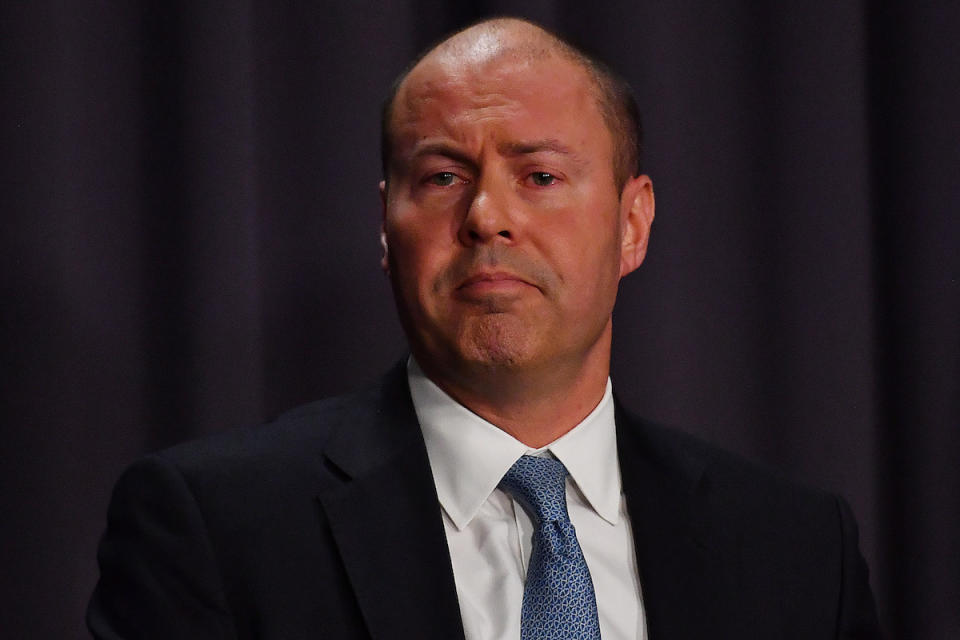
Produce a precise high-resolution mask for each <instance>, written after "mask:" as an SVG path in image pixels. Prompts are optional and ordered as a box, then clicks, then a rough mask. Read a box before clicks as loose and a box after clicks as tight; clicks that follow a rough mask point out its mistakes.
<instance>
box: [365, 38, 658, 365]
mask: <svg viewBox="0 0 960 640" xmlns="http://www.w3.org/2000/svg"><path fill="white" fill-rule="evenodd" d="M392 125H393V126H392V132H393V157H392V160H391V163H390V169H389V183H388V185H387V186H385V187H383V186H382V187H381V188H382V191H383V198H384V221H383V241H384V248H385V251H386V255H385V258H384V266H385V268H387V269H388V272H389V274H390V277H391V281H392V284H393V288H394V294H395V297H396V300H397V305H398V309H399V313H400V317H401V320H402V322H403V324H404V328H405V330H406V332H407V335H408V338H409V340H410V343H411V348H412V350H413V353H414V355H415V356H416V358H417V359H418V361H420V363H421V365H423V366H424V369H425V370H427V371H428V372H433V373H434V375H437V376H440V377H444V376H447V377H449V376H453V377H456V376H459V375H463V374H469V373H470V372H474V373H475V372H477V371H489V370H490V369H491V368H493V369H497V368H508V369H513V370H521V369H527V370H533V369H537V368H544V367H556V366H577V364H578V363H580V362H583V361H584V360H585V359H586V358H587V357H590V356H591V355H596V354H595V352H596V351H597V350H598V349H600V350H603V349H606V356H607V357H608V356H609V342H610V314H611V311H612V309H613V304H614V300H615V298H616V293H617V286H618V282H619V279H620V277H622V276H623V275H625V274H626V273H629V272H630V271H632V270H633V269H634V268H636V267H637V266H638V265H639V263H640V261H641V260H642V258H643V250H642V248H643V247H645V245H646V237H647V232H648V230H649V223H650V218H652V192H650V186H649V180H648V179H647V178H646V177H645V176H642V177H641V178H635V179H633V180H631V181H630V182H628V184H627V186H626V187H625V188H624V191H623V193H624V195H625V197H624V198H622V199H621V193H620V192H618V190H617V187H616V185H615V181H614V174H613V143H612V139H611V134H610V132H609V130H608V128H607V127H606V125H605V122H604V120H603V117H602V116H601V113H600V111H599V108H598V106H597V103H596V99H595V97H594V94H593V92H592V85H591V84H590V81H589V79H588V76H587V75H586V73H585V71H584V70H583V69H582V68H580V67H579V66H577V65H575V64H573V63H571V62H569V61H567V60H566V59H562V58H560V57H557V56H547V57H544V58H541V59H535V60H518V59H516V58H510V57H501V58H495V59H493V60H492V61H487V62H485V63H484V64H482V65H476V64H474V65H467V64H462V63H457V62H456V61H451V60H449V59H447V60H443V59H441V60H439V61H430V60H427V61H424V62H422V63H421V64H420V65H419V66H418V67H417V68H416V69H414V71H413V72H412V73H411V74H410V75H409V76H408V78H407V80H406V81H405V83H404V85H403V86H402V88H401V90H400V91H399V93H398V95H397V99H396V101H395V103H394V109H393V120H392ZM642 191H643V192H646V193H648V194H649V198H650V212H649V217H648V218H646V219H641V218H642V216H640V217H638V216H636V215H630V210H631V207H634V205H635V201H636V199H637V198H636V194H638V193H640V192H642ZM644 197H645V196H644ZM638 242H639V244H641V245H642V247H641V248H640V250H639V251H638V247H637V245H638Z"/></svg>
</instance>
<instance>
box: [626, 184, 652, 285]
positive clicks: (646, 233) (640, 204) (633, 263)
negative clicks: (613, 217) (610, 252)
mask: <svg viewBox="0 0 960 640" xmlns="http://www.w3.org/2000/svg"><path fill="white" fill-rule="evenodd" d="M653 210H654V198H653V182H652V181H651V180H650V176H648V175H645V174H644V175H640V176H637V177H635V178H630V180H628V181H627V184H626V185H624V187H623V192H622V193H621V194H620V238H621V244H620V277H621V278H622V277H624V276H625V275H627V274H628V273H630V272H631V271H633V270H634V269H636V268H637V267H639V266H640V265H641V264H642V263H643V259H644V257H645V256H646V255H647V242H648V241H649V240H650V226H651V225H652V224H653Z"/></svg>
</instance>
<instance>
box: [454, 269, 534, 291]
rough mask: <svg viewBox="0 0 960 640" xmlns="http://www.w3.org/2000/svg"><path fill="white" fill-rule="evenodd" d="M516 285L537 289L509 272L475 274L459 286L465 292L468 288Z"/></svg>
mask: <svg viewBox="0 0 960 640" xmlns="http://www.w3.org/2000/svg"><path fill="white" fill-rule="evenodd" d="M515 284H522V285H527V286H530V287H536V285H534V284H533V283H531V282H528V281H527V280H525V279H524V278H521V277H520V276H518V275H516V274H515V273H510V272H508V271H480V272H478V273H475V274H473V275H472V276H470V277H469V278H467V279H466V280H464V281H463V282H461V283H460V284H459V285H458V286H457V289H458V290H461V291H462V290H464V289H468V288H471V287H472V288H488V287H489V288H494V289H495V288H497V287H501V286H502V287H509V286H512V285H515Z"/></svg>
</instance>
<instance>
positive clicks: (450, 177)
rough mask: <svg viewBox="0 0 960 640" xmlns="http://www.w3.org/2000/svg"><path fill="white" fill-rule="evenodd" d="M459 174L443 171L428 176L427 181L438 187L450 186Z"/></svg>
mask: <svg viewBox="0 0 960 640" xmlns="http://www.w3.org/2000/svg"><path fill="white" fill-rule="evenodd" d="M456 179H457V175H456V174H455V173H451V172H450V171H441V172H440V173H435V174H433V175H432V176H430V177H428V178H427V182H428V183H430V184H432V185H434V186H437V187H449V186H451V185H453V183H454V181H456Z"/></svg>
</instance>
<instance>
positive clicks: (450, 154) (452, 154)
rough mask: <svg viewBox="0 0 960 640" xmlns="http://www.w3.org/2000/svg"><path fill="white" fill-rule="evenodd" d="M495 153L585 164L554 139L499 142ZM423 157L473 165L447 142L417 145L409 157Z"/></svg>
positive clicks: (578, 155) (471, 160) (471, 161)
mask: <svg viewBox="0 0 960 640" xmlns="http://www.w3.org/2000/svg"><path fill="white" fill-rule="evenodd" d="M497 152H498V153H500V154H501V155H504V156H508V157H517V156H525V155H532V154H535V153H556V154H558V155H562V156H565V157H568V158H570V159H571V160H573V161H574V162H576V163H577V164H581V165H585V164H587V161H586V160H585V159H584V158H583V156H581V155H580V154H579V153H577V152H576V151H575V150H574V149H572V148H571V147H569V146H567V145H565V144H563V143H562V142H560V141H559V140H557V139H555V138H544V139H543V140H520V141H514V142H501V143H500V144H498V145H497ZM424 156H445V157H447V158H451V159H452V160H456V161H457V162H462V163H463V164H465V165H468V166H473V165H474V164H475V162H474V160H473V158H471V157H470V155H469V154H468V153H466V152H464V151H462V150H461V149H458V148H457V147H456V146H454V145H451V144H449V143H447V142H427V143H425V144H422V145H417V146H416V147H415V148H414V150H413V153H412V154H411V156H410V157H411V159H412V158H422V157H424Z"/></svg>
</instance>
